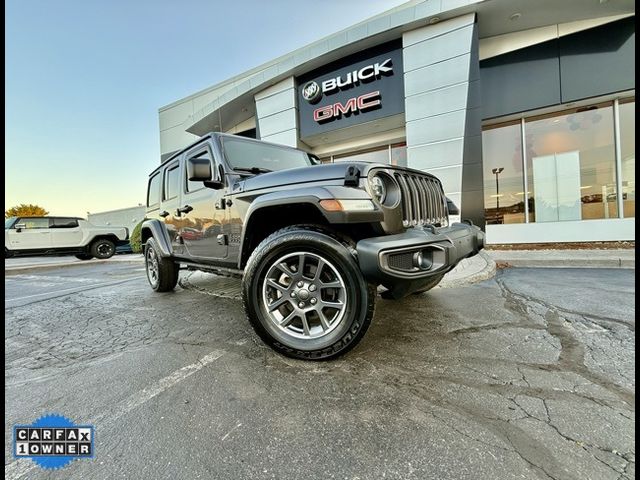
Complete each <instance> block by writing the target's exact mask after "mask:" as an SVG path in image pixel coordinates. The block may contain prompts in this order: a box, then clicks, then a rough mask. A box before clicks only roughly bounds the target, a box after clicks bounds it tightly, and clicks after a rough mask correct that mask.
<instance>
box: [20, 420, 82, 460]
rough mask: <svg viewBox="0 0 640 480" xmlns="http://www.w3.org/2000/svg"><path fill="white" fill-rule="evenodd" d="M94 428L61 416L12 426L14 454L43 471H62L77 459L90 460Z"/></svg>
mask: <svg viewBox="0 0 640 480" xmlns="http://www.w3.org/2000/svg"><path fill="white" fill-rule="evenodd" d="M93 439H94V429H93V426H91V425H76V424H74V423H73V422H72V421H71V420H69V419H68V418H66V417H63V416H62V415H55V414H53V415H45V416H43V417H40V418H39V419H38V420H36V421H35V422H33V423H32V424H31V425H15V426H14V427H13V454H14V456H15V457H16V458H31V459H32V460H33V461H34V462H35V463H36V464H38V465H39V466H41V467H42V468H61V467H64V466H65V465H67V464H69V463H71V462H72V461H73V460H75V459H78V458H93V452H94V444H93Z"/></svg>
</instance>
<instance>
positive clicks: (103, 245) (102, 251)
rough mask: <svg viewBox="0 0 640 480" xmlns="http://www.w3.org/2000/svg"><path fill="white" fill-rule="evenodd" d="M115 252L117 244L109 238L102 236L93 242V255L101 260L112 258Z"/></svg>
mask: <svg viewBox="0 0 640 480" xmlns="http://www.w3.org/2000/svg"><path fill="white" fill-rule="evenodd" d="M115 253H116V246H115V244H114V243H113V242H112V241H111V240H107V239H106V238H101V239H99V240H96V241H95V242H93V243H92V244H91V255H92V256H94V257H96V258H98V259H100V260H106V259H107V258H111V257H113V255H114V254H115Z"/></svg>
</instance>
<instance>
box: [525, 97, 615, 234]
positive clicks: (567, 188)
mask: <svg viewBox="0 0 640 480" xmlns="http://www.w3.org/2000/svg"><path fill="white" fill-rule="evenodd" d="M525 139H526V143H527V178H528V190H529V192H530V193H529V199H530V202H532V203H533V209H531V210H530V212H529V221H530V222H534V221H535V222H554V221H570V220H590V219H601V218H614V217H617V216H618V212H617V203H616V201H617V200H616V181H615V148H614V134H613V106H612V104H611V103H607V104H600V105H594V106H591V107H586V108H580V109H576V110H572V111H568V112H567V111H565V112H562V113H556V114H551V115H546V116H540V117H534V118H532V119H528V120H527V121H526V123H525Z"/></svg>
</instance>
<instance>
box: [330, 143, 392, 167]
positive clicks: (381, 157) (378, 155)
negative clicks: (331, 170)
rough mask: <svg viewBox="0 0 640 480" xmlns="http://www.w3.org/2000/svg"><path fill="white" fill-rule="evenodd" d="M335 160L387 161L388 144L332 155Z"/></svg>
mask: <svg viewBox="0 0 640 480" xmlns="http://www.w3.org/2000/svg"><path fill="white" fill-rule="evenodd" d="M333 160H334V161H335V162H372V163H389V146H388V145H385V146H384V147H379V148H376V149H372V150H367V151H364V152H356V153H348V154H345V155H340V156H338V155H336V156H335V157H333Z"/></svg>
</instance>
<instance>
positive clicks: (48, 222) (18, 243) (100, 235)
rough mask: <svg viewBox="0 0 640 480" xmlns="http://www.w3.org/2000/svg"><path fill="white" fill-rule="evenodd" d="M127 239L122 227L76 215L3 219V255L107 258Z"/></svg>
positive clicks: (127, 234) (6, 256) (127, 231)
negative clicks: (99, 224) (91, 220)
mask: <svg viewBox="0 0 640 480" xmlns="http://www.w3.org/2000/svg"><path fill="white" fill-rule="evenodd" d="M128 239H129V230H128V229H127V228H125V227H121V228H114V227H99V226H97V225H93V224H91V223H89V222H87V221H86V220H85V219H83V218H76V217H10V218H7V219H5V221H4V256H5V258H8V257H11V256H13V255H49V254H60V255H64V254H72V255H75V256H76V257H77V258H79V259H80V260H89V259H91V258H94V257H95V258H101V259H103V258H110V257H112V256H113V254H114V253H116V246H117V245H124V244H126V243H127V241H128Z"/></svg>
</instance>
